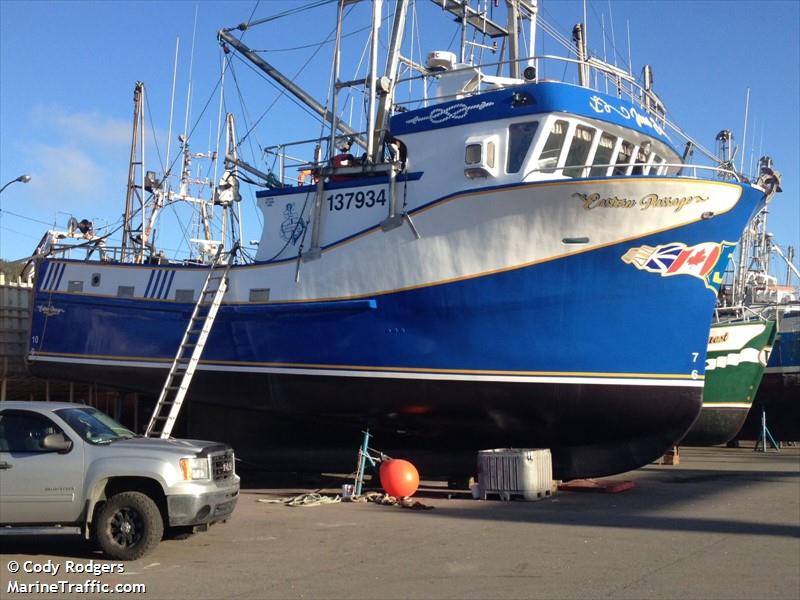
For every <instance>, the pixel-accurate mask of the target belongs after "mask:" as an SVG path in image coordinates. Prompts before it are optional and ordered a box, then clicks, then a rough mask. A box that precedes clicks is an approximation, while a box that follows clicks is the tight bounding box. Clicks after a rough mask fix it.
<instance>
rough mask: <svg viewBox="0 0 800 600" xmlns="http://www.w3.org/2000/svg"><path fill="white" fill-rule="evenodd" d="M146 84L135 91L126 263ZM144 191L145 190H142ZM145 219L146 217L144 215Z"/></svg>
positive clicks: (124, 238)
mask: <svg viewBox="0 0 800 600" xmlns="http://www.w3.org/2000/svg"><path fill="white" fill-rule="evenodd" d="M143 103H144V83H142V82H141V81H137V82H136V86H135V87H134V89H133V135H132V138H131V156H130V161H129V162H128V188H127V193H126V196H125V214H124V216H123V223H122V248H121V251H120V261H121V262H125V259H126V258H127V251H128V245H132V244H133V198H134V196H137V192H136V188H137V187H138V186H137V184H136V167H137V166H139V167H142V162H143V161H142V160H141V159H139V152H140V151H141V150H142V145H143V139H142V137H143V135H144V127H143V126H142V120H143V118H144V111H143V110H142V105H143ZM142 189H144V188H142ZM142 210H144V206H142ZM143 217H144V215H143Z"/></svg>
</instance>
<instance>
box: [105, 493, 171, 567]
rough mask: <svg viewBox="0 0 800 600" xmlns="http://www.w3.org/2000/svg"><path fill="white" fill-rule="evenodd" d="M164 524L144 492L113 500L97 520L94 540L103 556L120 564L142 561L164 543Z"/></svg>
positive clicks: (107, 503)
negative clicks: (121, 561)
mask: <svg viewBox="0 0 800 600" xmlns="http://www.w3.org/2000/svg"><path fill="white" fill-rule="evenodd" d="M163 535H164V522H163V521H162V519H161V512H160V511H159V510H158V506H156V503H155V502H153V500H152V499H151V498H150V497H149V496H147V495H146V494H143V493H141V492H122V493H120V494H117V495H116V496H112V497H111V498H109V499H108V501H107V502H106V503H105V505H104V506H103V508H102V510H101V511H100V515H99V516H98V518H97V521H96V526H95V536H96V539H97V543H98V544H99V545H100V547H101V548H102V549H103V552H105V553H106V554H108V555H109V556H110V557H111V558H116V559H118V560H136V559H137V558H141V557H142V556H144V555H145V554H147V553H148V552H150V551H151V550H152V549H153V548H155V547H156V546H157V545H158V542H160V541H161V537H162V536H163Z"/></svg>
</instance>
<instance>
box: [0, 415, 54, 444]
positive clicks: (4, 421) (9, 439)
mask: <svg viewBox="0 0 800 600" xmlns="http://www.w3.org/2000/svg"><path fill="white" fill-rule="evenodd" d="M51 433H61V430H60V429H59V428H58V427H56V425H55V423H53V422H52V421H51V420H50V419H47V418H45V417H42V416H40V415H36V414H33V413H3V414H2V415H0V451H2V452H50V450H45V449H44V448H42V441H43V440H44V438H45V437H47V436H48V435H50V434H51Z"/></svg>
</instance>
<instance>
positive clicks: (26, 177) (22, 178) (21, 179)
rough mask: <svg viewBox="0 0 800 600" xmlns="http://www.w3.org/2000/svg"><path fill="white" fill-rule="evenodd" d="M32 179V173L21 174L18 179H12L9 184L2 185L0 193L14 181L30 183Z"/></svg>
mask: <svg viewBox="0 0 800 600" xmlns="http://www.w3.org/2000/svg"><path fill="white" fill-rule="evenodd" d="M30 180H31V176H30V175H20V176H19V177H17V178H16V179H12V180H11V181H9V182H8V183H7V184H5V185H4V186H3V187H1V188H0V194H2V193H3V190H4V189H6V188H7V187H8V186H10V185H11V184H12V183H17V182H18V181H19V182H21V183H28V182H29V181H30Z"/></svg>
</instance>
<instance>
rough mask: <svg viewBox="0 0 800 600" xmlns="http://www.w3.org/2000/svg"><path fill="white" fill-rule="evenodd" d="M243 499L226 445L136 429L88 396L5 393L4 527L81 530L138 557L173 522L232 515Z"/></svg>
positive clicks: (0, 507)
mask: <svg viewBox="0 0 800 600" xmlns="http://www.w3.org/2000/svg"><path fill="white" fill-rule="evenodd" d="M238 498H239V477H238V476H237V475H236V472H235V467H234V456H233V451H232V450H231V448H230V447H229V446H227V445H225V444H217V443H214V442H202V441H198V440H177V439H168V440H161V439H152V438H146V437H141V436H136V435H134V434H133V433H132V432H131V431H129V430H128V429H126V428H125V427H123V426H122V425H120V424H119V423H117V422H116V421H115V420H114V419H112V418H111V417H109V416H108V415H106V414H105V413H103V412H101V411H99V410H97V409H95V408H92V407H90V406H84V405H82V404H71V403H61V402H0V533H54V532H61V533H65V532H73V533H81V534H83V535H84V537H85V538H87V539H89V538H91V537H94V539H95V540H96V541H97V543H98V544H99V545H100V547H101V548H102V549H103V551H105V552H106V554H108V555H109V556H111V557H113V558H116V559H120V560H134V559H137V558H140V557H142V556H144V555H145V554H146V553H147V552H149V551H150V550H152V549H153V548H154V547H155V546H156V545H157V544H158V543H159V541H161V538H162V536H163V534H164V530H165V528H192V529H194V530H198V529H200V530H202V529H207V528H208V526H209V525H211V524H213V523H217V522H221V521H225V520H226V519H228V518H229V517H230V516H231V514H232V513H233V510H234V508H235V507H236V501H237V500H238Z"/></svg>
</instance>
